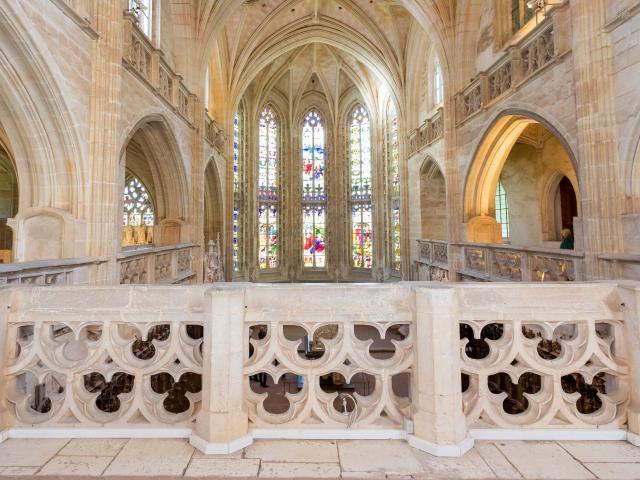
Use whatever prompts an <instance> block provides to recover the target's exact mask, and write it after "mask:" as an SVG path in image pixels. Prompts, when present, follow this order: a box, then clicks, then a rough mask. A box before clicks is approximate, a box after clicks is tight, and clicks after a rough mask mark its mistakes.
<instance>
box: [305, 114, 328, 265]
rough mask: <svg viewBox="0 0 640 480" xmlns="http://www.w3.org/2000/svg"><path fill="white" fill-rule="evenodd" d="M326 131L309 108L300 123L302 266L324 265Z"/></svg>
mask: <svg viewBox="0 0 640 480" xmlns="http://www.w3.org/2000/svg"><path fill="white" fill-rule="evenodd" d="M326 212H327V193H326V187H325V131H324V121H323V118H322V116H321V115H320V113H319V112H317V111H316V110H311V111H310V112H309V113H308V114H307V115H306V116H305V118H304V123H303V126H302V243H303V266H304V268H325V266H326V225H327V222H326Z"/></svg>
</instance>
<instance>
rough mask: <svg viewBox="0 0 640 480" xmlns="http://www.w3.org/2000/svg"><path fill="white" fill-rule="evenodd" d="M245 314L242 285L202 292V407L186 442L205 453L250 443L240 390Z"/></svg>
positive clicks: (237, 447) (220, 451)
mask: <svg viewBox="0 0 640 480" xmlns="http://www.w3.org/2000/svg"><path fill="white" fill-rule="evenodd" d="M244 317H245V289H225V288H212V289H211V290H208V291H207V293H206V294H205V317H204V348H203V365H202V371H203V382H202V383H203V385H202V409H201V410H200V413H199V414H198V415H197V417H196V428H195V433H194V434H193V435H192V436H191V439H190V441H191V444H192V445H193V446H194V447H196V448H198V449H199V450H201V451H202V452H204V453H207V454H212V453H217V454H223V453H232V452H234V451H237V450H240V449H242V448H244V447H246V446H247V445H250V444H251V443H252V441H253V439H252V437H251V436H250V435H249V434H248V428H249V416H248V412H247V402H246V398H245V390H244V387H245V377H244V360H245V355H246V352H245V347H246V343H247V338H246V335H245V326H244Z"/></svg>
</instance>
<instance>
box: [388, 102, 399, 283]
mask: <svg viewBox="0 0 640 480" xmlns="http://www.w3.org/2000/svg"><path fill="white" fill-rule="evenodd" d="M387 158H388V170H389V174H388V179H389V205H390V212H389V217H390V218H389V225H390V230H391V231H390V233H391V235H390V237H391V238H390V241H391V268H392V269H393V270H396V271H400V270H401V269H402V258H401V241H400V230H401V225H400V160H399V158H400V142H399V132H398V113H397V112H396V108H395V105H394V104H393V102H392V101H391V100H389V104H388V108H387Z"/></svg>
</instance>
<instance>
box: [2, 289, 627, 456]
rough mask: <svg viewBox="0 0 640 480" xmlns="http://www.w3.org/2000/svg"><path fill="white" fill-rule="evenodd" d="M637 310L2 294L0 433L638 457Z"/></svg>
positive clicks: (368, 295)
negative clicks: (614, 444) (367, 441)
mask: <svg viewBox="0 0 640 480" xmlns="http://www.w3.org/2000/svg"><path fill="white" fill-rule="evenodd" d="M639 300H640V285H638V284H632V283H630V282H629V283H626V284H616V283H614V282H608V283H589V284H581V283H571V284H568V283H566V284H554V285H535V284H524V283H521V284H509V285H506V284H461V283H458V284H447V285H438V286H436V285H433V284H430V283H422V282H405V283H398V284H385V285H378V284H370V285H354V284H350V285H318V284H286V285H285V284H280V285H276V284H272V285H256V284H243V283H234V284H219V285H217V286H214V287H212V288H208V287H207V286H203V285H198V286H124V285H123V286H114V287H50V288H40V287H5V288H4V289H3V290H2V291H0V301H1V302H2V305H0V315H1V316H2V317H3V318H1V319H0V336H1V338H2V339H3V340H4V345H3V347H4V348H3V349H2V350H0V351H1V352H2V356H0V361H1V362H2V371H3V372H5V373H4V377H3V379H2V384H1V387H0V396H1V399H2V405H3V415H2V416H0V421H1V422H2V425H1V428H2V430H3V432H2V435H3V438H7V437H12V436H20V437H29V436H39V435H43V434H46V435H48V436H52V435H53V436H67V437H85V438H86V437H91V436H98V437H109V436H118V437H122V436H125V437H126V436H146V437H154V436H160V435H161V436H163V437H166V436H175V437H185V436H189V437H190V438H191V442H192V444H194V445H195V446H197V447H198V448H200V449H201V450H202V451H205V452H207V453H227V452H230V451H233V450H237V449H239V448H242V447H244V446H246V445H247V444H249V443H251V441H252V439H253V438H398V439H402V438H406V439H407V440H408V441H409V443H410V444H411V445H413V446H415V447H416V448H420V449H423V450H425V451H428V452H430V453H433V454H436V455H445V456H454V455H461V454H463V453H464V452H465V451H466V450H468V449H469V448H471V446H472V445H473V438H493V439H504V438H505V435H507V436H509V437H510V438H537V439H541V438H548V439H554V438H555V439H560V438H562V439H565V438H568V437H567V435H571V436H572V438H583V439H600V440H602V439H607V438H608V439H614V438H615V439H621V438H628V439H629V440H630V441H632V442H637V443H639V444H640V437H638V436H637V434H638V431H637V430H638V425H639V423H638V420H639V419H640V414H639V412H637V411H636V410H634V407H633V405H637V400H638V398H639V395H640V385H636V384H635V383H634V382H637V379H636V380H634V378H635V377H633V376H632V375H631V374H630V372H631V371H632V370H633V369H637V367H638V365H639V364H640V353H638V352H639V350H638V349H637V345H638V343H640V338H639V337H638V322H639V318H638V315H639V310H640V307H639V305H640V302H639ZM261 377H262V378H263V379H266V381H265V382H264V385H268V386H262V385H261V383H262V382H259V381H258V379H259V378H261ZM70 426H72V428H70ZM43 427H46V430H43ZM514 429H515V430H514ZM505 432H508V433H505ZM514 432H516V433H514Z"/></svg>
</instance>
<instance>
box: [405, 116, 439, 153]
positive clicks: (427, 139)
mask: <svg viewBox="0 0 640 480" xmlns="http://www.w3.org/2000/svg"><path fill="white" fill-rule="evenodd" d="M442 115H443V113H442V108H438V110H437V111H436V113H434V114H433V116H432V117H431V118H428V119H427V120H426V121H425V122H424V123H423V124H422V125H421V126H420V127H418V128H417V129H415V130H413V131H411V132H410V133H409V155H413V154H414V153H416V152H418V151H420V150H421V149H422V148H424V147H427V146H429V145H431V144H432V143H434V142H435V141H436V140H439V139H441V138H442V135H443V134H444V124H443V119H442Z"/></svg>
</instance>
